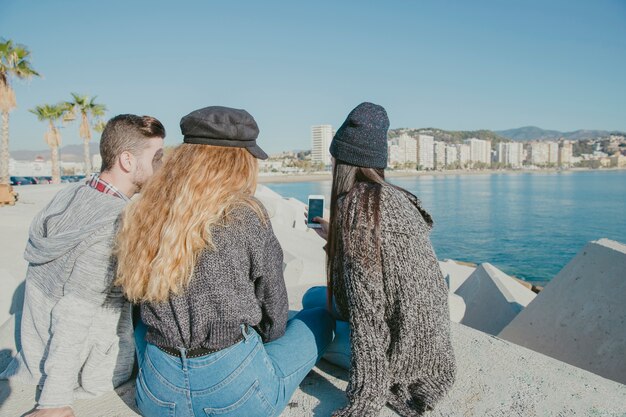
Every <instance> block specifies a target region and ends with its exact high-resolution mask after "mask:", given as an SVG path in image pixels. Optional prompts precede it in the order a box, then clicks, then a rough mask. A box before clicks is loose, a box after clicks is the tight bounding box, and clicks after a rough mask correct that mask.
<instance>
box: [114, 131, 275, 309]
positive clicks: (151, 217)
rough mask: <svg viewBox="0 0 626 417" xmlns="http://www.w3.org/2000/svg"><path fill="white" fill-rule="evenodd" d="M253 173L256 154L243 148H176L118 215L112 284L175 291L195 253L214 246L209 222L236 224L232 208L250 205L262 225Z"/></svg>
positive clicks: (157, 293)
mask: <svg viewBox="0 0 626 417" xmlns="http://www.w3.org/2000/svg"><path fill="white" fill-rule="evenodd" d="M257 171H258V165H257V160H256V158H255V157H254V156H252V155H251V154H250V152H248V151H247V150H246V149H243V148H231V147H221V146H210V145H197V144H190V143H183V144H181V145H179V146H178V147H176V148H175V149H174V150H173V151H172V153H171V154H170V155H169V156H168V157H167V159H166V160H165V163H164V165H163V167H162V168H161V169H160V170H159V171H157V173H156V174H154V175H153V176H152V177H151V178H150V180H149V181H148V183H147V184H146V185H145V187H144V189H143V190H142V193H141V194H142V195H141V198H139V199H138V200H136V201H133V202H131V203H130V204H129V205H128V206H127V208H126V210H125V212H124V215H123V220H122V226H121V229H120V232H119V234H118V235H117V245H116V248H115V253H116V255H117V259H118V265H117V280H116V281H115V284H116V285H120V286H122V287H123V290H124V294H125V295H126V297H127V298H128V299H129V300H131V301H133V302H160V301H166V300H167V299H168V298H169V296H170V294H177V293H180V291H181V290H183V289H184V288H185V286H186V285H187V284H188V283H189V280H190V279H191V276H192V273H193V270H194V266H195V263H196V259H197V257H198V255H199V254H200V252H201V251H202V250H203V249H208V250H214V249H215V248H214V244H213V240H212V227H213V226H220V225H227V224H230V223H231V222H232V221H235V217H234V216H233V215H232V213H233V209H235V208H236V207H238V206H242V205H244V206H248V207H250V208H252V209H253V210H254V211H255V212H256V214H257V215H258V216H259V218H260V219H261V220H262V221H263V222H264V223H266V222H267V223H268V222H269V220H268V219H267V215H266V214H265V211H264V210H263V208H262V206H261V203H260V202H259V201H258V200H257V199H255V198H254V192H255V190H256V184H257ZM267 223H266V224H267Z"/></svg>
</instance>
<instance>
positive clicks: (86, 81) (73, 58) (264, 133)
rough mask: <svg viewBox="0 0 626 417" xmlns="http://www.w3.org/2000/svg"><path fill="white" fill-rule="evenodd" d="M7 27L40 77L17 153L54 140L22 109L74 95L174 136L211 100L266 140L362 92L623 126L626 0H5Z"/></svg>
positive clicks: (456, 112)
mask: <svg viewBox="0 0 626 417" xmlns="http://www.w3.org/2000/svg"><path fill="white" fill-rule="evenodd" d="M0 36H2V37H4V38H9V39H13V40H14V41H15V42H18V43H23V44H25V45H27V46H28V47H29V49H30V50H31V51H32V63H33V66H34V67H35V69H37V70H38V71H39V72H41V74H42V75H43V77H42V78H41V79H33V80H32V81H29V82H20V81H14V82H13V86H14V88H15V91H16V94H17V100H18V106H19V107H18V108H17V109H16V110H15V111H13V112H12V113H11V125H10V126H11V134H10V135H11V136H10V137H11V145H10V146H11V150H18V149H46V145H45V144H44V142H43V133H44V131H45V129H46V126H45V124H43V123H40V122H38V121H37V120H36V118H35V116H34V115H32V114H30V113H28V111H27V109H29V108H32V107H33V106H35V105H37V104H44V103H54V102H57V101H60V100H67V99H69V98H70V93H71V92H77V93H81V94H89V95H97V96H98V100H99V101H100V102H102V103H104V104H106V105H107V107H108V113H107V116H109V117H111V116H113V115H115V114H119V113H136V114H149V115H152V116H155V117H157V118H159V119H160V120H161V121H162V122H163V123H164V125H165V127H166V129H167V131H168V137H167V139H166V144H168V145H174V144H177V143H180V141H181V135H180V129H179V126H178V122H179V120H180V118H181V117H182V116H184V115H185V114H187V113H189V112H190V111H192V110H195V109H197V108H200V107H204V106H209V105H224V106H230V107H236V108H244V109H246V110H248V111H249V112H250V113H251V114H252V115H253V116H254V117H255V119H256V120H257V123H258V124H259V127H260V130H261V134H260V137H259V143H260V144H261V146H262V147H264V148H265V149H266V150H267V151H268V152H277V151H280V150H287V149H307V148H309V147H310V127H311V125H314V124H327V123H329V124H332V125H333V126H334V127H335V128H337V127H338V126H339V125H340V124H341V123H342V122H343V120H344V118H345V116H346V115H347V114H348V112H349V111H350V110H351V109H352V108H353V107H355V106H356V105H357V104H358V103H360V102H362V101H372V102H375V103H377V104H381V105H383V106H385V108H386V109H387V112H388V114H389V118H390V120H391V127H392V128H397V127H439V128H443V129H451V130H474V129H481V128H485V129H494V130H498V129H508V128H515V127H520V126H527V125H535V126H540V127H542V128H546V129H556V130H563V131H570V130H576V129H607V130H622V131H626V0H598V1H572V0H570V1H562V0H550V1H547V0H540V1H535V0H525V1H513V0H510V1H506V0H498V1H496V0H494V1H481V0H477V1H461V0H459V1H445V0H441V1H385V2H382V1H378V2H374V1H366V0H362V1H314V2H312V1H308V2H304V1H293V0H292V1H271V0H266V1H256V2H253V1H230V2H229V1H220V2H214V1H197V2H185V1H177V2H173V1H167V2H165V1H149V2H148V1H135V0H126V1H106V2H105V1H91V0H84V1H63V0H56V1H50V2H41V1H34V0H2V1H1V2H0ZM62 133H63V143H64V145H66V144H72V143H75V144H78V143H80V141H79V137H78V125H77V124H74V125H69V126H67V127H66V128H64V129H63V131H62Z"/></svg>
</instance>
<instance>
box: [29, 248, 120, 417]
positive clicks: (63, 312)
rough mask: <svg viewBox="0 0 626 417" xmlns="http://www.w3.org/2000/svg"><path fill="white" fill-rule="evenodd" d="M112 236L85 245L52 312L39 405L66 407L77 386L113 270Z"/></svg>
mask: <svg viewBox="0 0 626 417" xmlns="http://www.w3.org/2000/svg"><path fill="white" fill-rule="evenodd" d="M112 240H113V236H108V237H107V238H102V239H99V240H98V241H96V242H94V243H93V244H91V245H89V246H87V247H86V248H85V250H84V251H82V252H81V254H80V255H79V256H78V257H77V258H76V261H75V263H74V266H73V269H72V272H71V274H70V276H69V278H68V280H67V282H66V283H65V286H64V293H63V296H62V297H61V299H60V300H59V301H58V302H57V304H56V305H55V306H54V308H53V309H52V312H51V326H50V333H51V334H50V344H49V350H48V356H47V358H46V361H45V364H44V371H45V374H46V380H45V383H44V386H43V388H42V391H41V397H40V398H39V402H38V408H55V407H63V406H69V405H71V404H72V403H73V401H74V388H75V387H76V386H77V385H78V378H79V373H80V367H81V353H82V351H83V349H84V345H85V343H86V340H87V336H88V334H89V328H90V327H91V323H92V321H93V317H94V316H95V314H96V312H97V310H98V309H99V308H100V307H101V306H102V305H103V303H104V302H105V300H106V298H107V295H108V294H109V292H110V285H111V281H112V278H113V276H114V271H115V262H114V258H112V256H111V245H112V243H113V242H112Z"/></svg>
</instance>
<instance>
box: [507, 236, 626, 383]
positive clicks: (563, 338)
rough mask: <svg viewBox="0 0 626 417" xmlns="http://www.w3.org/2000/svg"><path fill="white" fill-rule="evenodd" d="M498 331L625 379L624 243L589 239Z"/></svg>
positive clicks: (555, 356) (569, 359)
mask: <svg viewBox="0 0 626 417" xmlns="http://www.w3.org/2000/svg"><path fill="white" fill-rule="evenodd" d="M500 337H502V338H504V339H506V340H509V341H511V342H513V343H517V344H519V345H521V346H525V347H527V348H529V349H532V350H535V351H537V352H541V353H543V354H545V355H548V356H551V357H553V358H556V359H559V360H561V361H564V362H567V363H569V364H572V365H574V366H577V367H580V368H583V369H586V370H588V371H590V372H593V373H596V374H598V375H601V376H603V377H605V378H609V379H612V380H614V381H618V382H621V383H622V384H626V245H624V244H622V243H619V242H615V241H611V240H608V239H600V240H598V241H592V242H589V243H588V244H587V245H586V246H585V247H584V248H583V249H582V250H581V251H580V252H579V253H578V254H577V255H576V257H575V258H574V259H573V260H571V261H570V262H569V263H568V264H567V265H566V266H565V267H564V268H563V269H562V270H561V271H560V272H559V273H558V274H557V276H556V277H555V278H554V279H553V280H552V281H550V283H549V284H548V285H547V286H546V287H545V288H544V290H543V291H542V292H540V293H539V295H538V296H537V298H535V300H534V301H533V302H532V303H530V304H529V305H528V306H527V308H526V309H525V310H524V311H522V312H521V313H520V314H519V315H518V316H517V317H516V318H515V319H514V320H513V321H511V323H509V325H508V326H506V328H504V330H502V332H501V333H500Z"/></svg>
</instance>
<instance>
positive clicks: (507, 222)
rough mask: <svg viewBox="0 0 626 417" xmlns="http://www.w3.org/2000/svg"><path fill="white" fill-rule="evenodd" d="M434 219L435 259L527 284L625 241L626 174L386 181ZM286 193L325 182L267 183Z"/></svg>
mask: <svg viewBox="0 0 626 417" xmlns="http://www.w3.org/2000/svg"><path fill="white" fill-rule="evenodd" d="M390 182H392V183H393V184H395V185H398V186H400V187H403V188H405V189H407V190H409V191H411V192H412V193H414V194H415V195H416V196H417V197H418V198H419V199H420V200H421V201H422V203H423V206H424V207H425V208H426V210H428V211H429V212H430V214H431V215H432V217H433V219H434V222H435V224H434V228H433V231H432V234H431V240H432V242H433V246H434V248H435V251H436V253H437V256H438V258H439V259H446V258H447V259H455V260H461V261H468V262H473V263H483V262H489V263H491V264H493V265H495V266H496V267H498V268H500V269H502V270H503V271H504V272H506V273H507V274H510V275H514V276H516V277H519V278H522V279H525V280H527V281H531V282H536V283H542V282H546V281H549V280H550V279H552V278H553V277H554V276H555V275H556V274H557V273H558V272H559V271H560V270H561V268H563V267H564V266H565V265H566V264H567V262H569V261H570V260H571V259H572V258H573V257H574V256H575V255H576V253H578V252H579V251H580V250H581V249H582V248H583V247H584V246H585V244H586V243H587V242H589V241H591V240H597V239H600V238H609V239H612V240H617V241H619V242H622V243H626V171H623V170H622V171H560V172H543V173H536V172H533V173H518V172H506V173H488V174H484V175H483V174H474V175H462V174H461V175H430V176H429V175H423V176H417V177H402V178H392V179H390ZM266 185H267V186H268V187H269V188H271V189H273V190H274V191H276V192H278V193H280V194H281V195H283V196H285V197H295V198H297V199H299V200H301V201H303V202H306V199H307V196H308V195H309V194H322V195H325V196H326V199H327V200H326V201H327V202H329V201H330V190H331V183H330V181H324V182H301V183H283V184H278V183H269V184H266Z"/></svg>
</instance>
